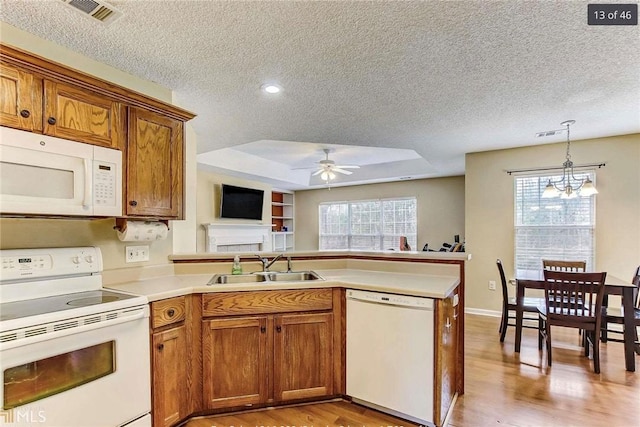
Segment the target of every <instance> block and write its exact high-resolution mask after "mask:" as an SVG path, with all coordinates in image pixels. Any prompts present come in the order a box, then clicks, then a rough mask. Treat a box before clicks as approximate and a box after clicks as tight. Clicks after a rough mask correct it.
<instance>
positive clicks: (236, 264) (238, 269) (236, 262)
mask: <svg viewBox="0 0 640 427" xmlns="http://www.w3.org/2000/svg"><path fill="white" fill-rule="evenodd" d="M231 274H242V266H241V265H240V257H239V256H238V255H236V257H235V258H234V259H233V267H231Z"/></svg>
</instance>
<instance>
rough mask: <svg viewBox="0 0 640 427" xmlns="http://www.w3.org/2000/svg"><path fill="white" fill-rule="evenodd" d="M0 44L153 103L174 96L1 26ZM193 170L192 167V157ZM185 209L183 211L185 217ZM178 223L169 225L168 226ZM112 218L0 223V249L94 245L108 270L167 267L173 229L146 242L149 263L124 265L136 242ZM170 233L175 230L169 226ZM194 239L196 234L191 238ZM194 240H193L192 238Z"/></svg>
mask: <svg viewBox="0 0 640 427" xmlns="http://www.w3.org/2000/svg"><path fill="white" fill-rule="evenodd" d="M0 40H1V41H2V42H3V43H5V44H8V45H11V46H15V47H17V48H20V49H23V50H26V51H29V52H33V53H35V54H37V55H40V56H42V57H45V58H48V59H51V60H53V61H56V62H59V63H62V64H66V65H68V66H70V67H72V68H75V69H77V70H80V71H83V72H85V73H87V74H91V75H94V76H97V77H99V78H102V79H104V80H108V81H111V82H113V83H116V84H118V85H121V86H124V87H127V88H129V89H132V90H135V91H137V92H140V93H143V94H145V95H148V96H151V97H154V98H156V99H159V100H162V101H165V102H171V98H172V93H171V91H170V90H169V89H166V88H163V87H162V86H159V85H157V84H155V83H153V82H149V81H145V80H142V79H139V78H137V77H134V76H132V75H130V74H127V73H125V72H123V71H120V70H117V69H115V68H113V67H110V66H108V65H105V64H101V63H99V62H97V61H94V60H92V59H90V58H87V57H85V56H83V55H80V54H78V53H76V52H73V51H70V50H68V49H66V48H63V47H61V46H59V45H56V44H54V43H51V42H49V41H47V40H44V39H41V38H39V37H36V36H34V35H32V34H29V33H26V32H24V31H22V30H19V29H17V28H15V27H13V26H11V25H7V24H5V23H2V24H1V26H0ZM187 144H188V146H195V134H193V133H190V132H187ZM191 157H192V158H193V160H192V161H193V166H190V165H187V169H189V168H190V167H193V168H195V155H192V156H191ZM188 209H189V208H188V207H187V212H189V210H188ZM175 223H177V222H176V221H173V222H172V224H175ZM114 225H115V221H114V220H113V219H104V220H61V219H53V220H46V219H11V218H9V219H7V218H3V219H0V248H2V249H9V248H16V249H17V248H43V247H54V246H98V247H100V249H101V250H102V254H103V261H104V267H105V269H106V270H109V269H116V268H123V267H137V266H149V265H156V264H168V263H169V260H168V258H167V257H168V255H170V254H171V253H172V252H173V248H172V242H173V230H172V231H171V232H169V237H168V238H167V240H164V241H155V242H152V243H150V250H149V252H150V260H149V262H144V263H132V264H126V263H125V247H126V246H127V244H128V245H133V244H134V243H124V242H120V241H119V240H118V238H117V235H116V232H115V230H113V226H114ZM171 228H172V229H173V226H172V227H171ZM191 235H192V236H195V229H193V232H192V234H191ZM192 240H194V238H193V239H192Z"/></svg>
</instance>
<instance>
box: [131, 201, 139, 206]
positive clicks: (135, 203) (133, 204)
mask: <svg viewBox="0 0 640 427" xmlns="http://www.w3.org/2000/svg"><path fill="white" fill-rule="evenodd" d="M129 205H130V206H138V202H136V201H135V200H132V201H130V202H129Z"/></svg>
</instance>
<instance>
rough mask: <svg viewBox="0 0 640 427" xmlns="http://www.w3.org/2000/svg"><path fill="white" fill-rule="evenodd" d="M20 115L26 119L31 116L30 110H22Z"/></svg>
mask: <svg viewBox="0 0 640 427" xmlns="http://www.w3.org/2000/svg"><path fill="white" fill-rule="evenodd" d="M20 115H21V116H22V117H24V118H25V119H26V118H28V117H29V116H30V115H31V113H30V112H29V110H22V111H20Z"/></svg>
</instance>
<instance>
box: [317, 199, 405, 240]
mask: <svg viewBox="0 0 640 427" xmlns="http://www.w3.org/2000/svg"><path fill="white" fill-rule="evenodd" d="M416 210H417V202H416V198H415V197H407V198H396V199H379V200H355V201H343V202H327V203H321V204H320V206H319V221H318V222H319V228H320V230H319V236H320V239H319V249H320V250H327V249H355V250H358V249H360V250H381V249H382V250H384V249H396V250H398V249H400V237H401V236H405V237H406V238H407V242H408V243H409V246H411V248H412V249H415V248H416V244H417V215H416Z"/></svg>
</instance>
